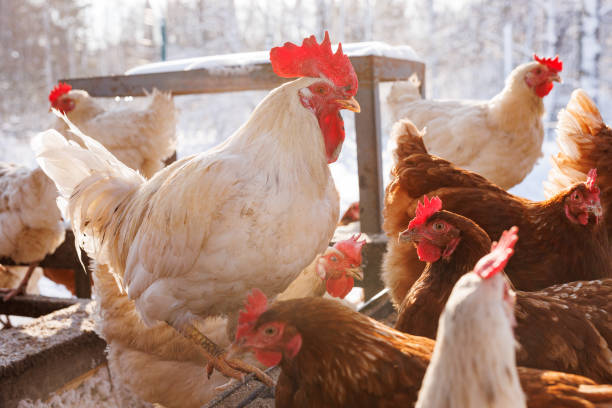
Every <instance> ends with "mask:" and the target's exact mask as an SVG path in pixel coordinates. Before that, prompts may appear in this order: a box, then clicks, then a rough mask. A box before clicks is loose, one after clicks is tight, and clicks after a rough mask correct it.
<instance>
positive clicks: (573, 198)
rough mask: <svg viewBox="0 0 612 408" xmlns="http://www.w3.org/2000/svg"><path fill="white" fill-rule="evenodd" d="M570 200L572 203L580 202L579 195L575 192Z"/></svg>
mask: <svg viewBox="0 0 612 408" xmlns="http://www.w3.org/2000/svg"><path fill="white" fill-rule="evenodd" d="M572 200H574V201H578V200H580V194H578V192H577V191H575V192H574V194H572Z"/></svg>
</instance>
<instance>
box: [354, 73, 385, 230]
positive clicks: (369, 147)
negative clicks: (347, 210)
mask: <svg viewBox="0 0 612 408" xmlns="http://www.w3.org/2000/svg"><path fill="white" fill-rule="evenodd" d="M356 98H357V101H358V102H359V105H361V113H358V114H356V115H355V133H356V138H357V172H358V175H359V219H360V221H361V231H362V232H365V233H368V234H376V233H380V232H382V204H383V181H382V156H381V141H380V133H381V131H380V107H379V105H378V99H379V97H378V82H376V81H371V82H370V81H368V82H364V83H362V82H360V84H359V90H358V91H357V95H356Z"/></svg>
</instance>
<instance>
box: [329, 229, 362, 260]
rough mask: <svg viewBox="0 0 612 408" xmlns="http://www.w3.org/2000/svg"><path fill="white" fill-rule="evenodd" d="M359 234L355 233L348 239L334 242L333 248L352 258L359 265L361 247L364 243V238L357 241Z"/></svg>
mask: <svg viewBox="0 0 612 408" xmlns="http://www.w3.org/2000/svg"><path fill="white" fill-rule="evenodd" d="M360 237H361V234H355V235H353V236H352V237H350V238H349V239H345V240H343V241H338V242H336V243H335V244H334V248H336V249H337V250H338V251H340V252H342V253H343V254H344V255H345V256H346V257H347V258H350V259H351V260H354V261H355V263H358V264H359V265H361V248H362V247H363V246H364V245H365V243H366V242H365V240H363V241H359V238H360Z"/></svg>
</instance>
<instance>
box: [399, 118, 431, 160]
mask: <svg viewBox="0 0 612 408" xmlns="http://www.w3.org/2000/svg"><path fill="white" fill-rule="evenodd" d="M425 131H426V129H423V130H422V131H419V129H418V128H417V127H416V126H415V124H414V123H412V122H411V121H409V120H408V119H403V120H400V121H398V122H397V123H395V125H393V129H392V130H391V139H392V140H393V141H394V142H395V144H396V148H395V149H394V150H393V160H394V162H395V163H397V162H398V161H399V160H401V159H402V158H404V157H408V156H410V155H411V154H415V153H423V154H428V153H427V148H426V147H425V143H423V136H424V135H425Z"/></svg>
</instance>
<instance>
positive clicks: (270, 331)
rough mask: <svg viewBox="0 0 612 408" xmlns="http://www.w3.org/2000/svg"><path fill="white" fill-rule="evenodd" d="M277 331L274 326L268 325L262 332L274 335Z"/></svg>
mask: <svg viewBox="0 0 612 408" xmlns="http://www.w3.org/2000/svg"><path fill="white" fill-rule="evenodd" d="M277 332H278V330H277V329H276V327H274V326H268V327H266V328H265V329H264V334H265V335H266V336H274V335H275V334H276V333H277Z"/></svg>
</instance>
